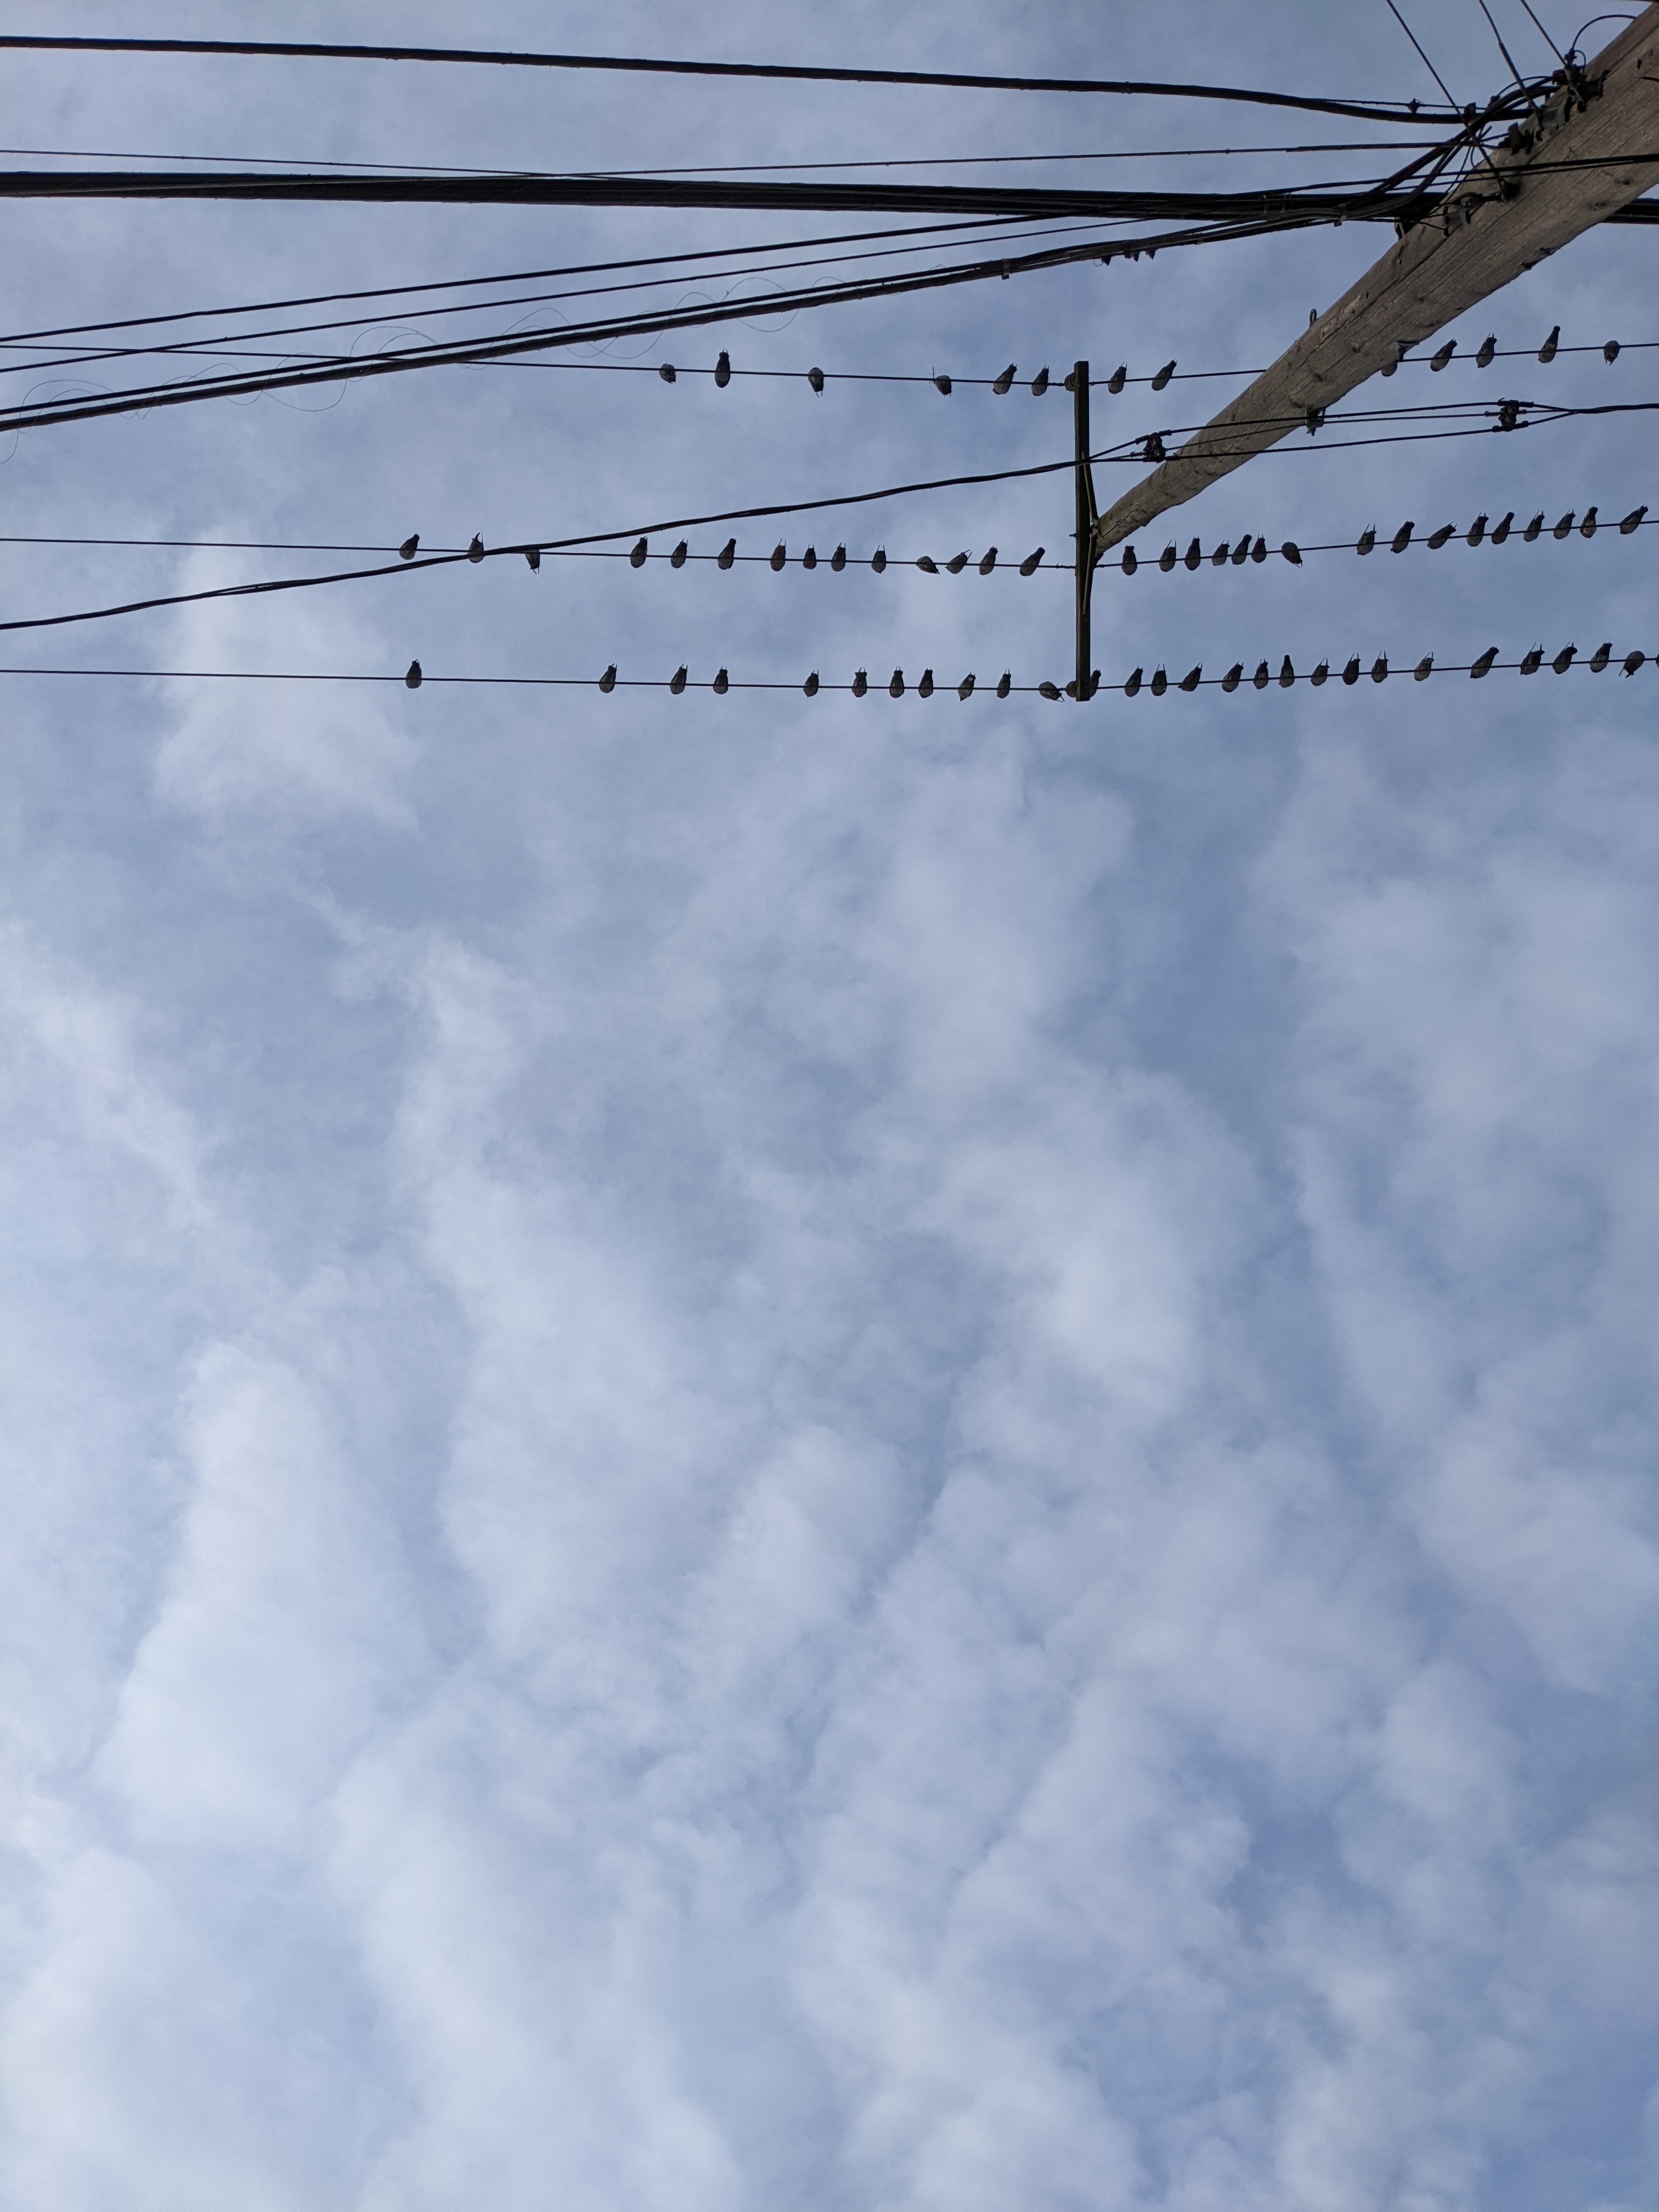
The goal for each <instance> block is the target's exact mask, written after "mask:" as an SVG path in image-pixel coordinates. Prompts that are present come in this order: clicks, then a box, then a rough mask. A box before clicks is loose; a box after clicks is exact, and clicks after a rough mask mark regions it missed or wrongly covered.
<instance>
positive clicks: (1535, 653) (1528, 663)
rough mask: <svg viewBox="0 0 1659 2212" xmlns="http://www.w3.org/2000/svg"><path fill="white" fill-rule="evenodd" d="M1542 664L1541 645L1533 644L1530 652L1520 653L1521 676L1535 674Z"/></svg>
mask: <svg viewBox="0 0 1659 2212" xmlns="http://www.w3.org/2000/svg"><path fill="white" fill-rule="evenodd" d="M1543 665H1544V648H1543V647H1542V646H1541V645H1535V646H1534V647H1533V648H1532V651H1531V652H1530V653H1525V654H1523V655H1522V661H1521V673H1522V675H1523V676H1536V675H1537V673H1538V671H1539V670H1540V669H1541V667H1542V666H1543Z"/></svg>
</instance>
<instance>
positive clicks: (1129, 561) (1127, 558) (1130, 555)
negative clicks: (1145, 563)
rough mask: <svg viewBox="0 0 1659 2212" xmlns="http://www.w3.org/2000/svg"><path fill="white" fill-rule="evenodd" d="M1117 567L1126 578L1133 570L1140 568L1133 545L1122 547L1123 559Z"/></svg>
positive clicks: (1131, 574)
mask: <svg viewBox="0 0 1659 2212" xmlns="http://www.w3.org/2000/svg"><path fill="white" fill-rule="evenodd" d="M1117 565H1118V567H1119V568H1121V569H1122V571H1123V573H1124V574H1125V575H1126V576H1133V574H1134V572H1135V570H1136V569H1137V568H1139V566H1140V562H1139V559H1138V558H1137V557H1136V554H1135V549H1134V547H1133V545H1126V546H1125V547H1124V549H1123V558H1122V559H1121V561H1120V562H1118V564H1117Z"/></svg>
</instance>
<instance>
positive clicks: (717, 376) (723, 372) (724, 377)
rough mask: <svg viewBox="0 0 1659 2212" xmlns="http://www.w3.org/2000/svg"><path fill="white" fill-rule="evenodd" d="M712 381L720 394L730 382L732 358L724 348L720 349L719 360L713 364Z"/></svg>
mask: <svg viewBox="0 0 1659 2212" xmlns="http://www.w3.org/2000/svg"><path fill="white" fill-rule="evenodd" d="M714 381H715V383H716V384H717V385H718V386H720V390H721V391H722V392H724V391H725V389H726V386H727V385H728V384H730V382H731V381H732V356H731V355H730V354H729V353H727V352H726V349H725V347H724V346H722V347H721V348H720V359H719V360H718V361H717V362H715V363H714Z"/></svg>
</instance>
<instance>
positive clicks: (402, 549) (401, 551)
mask: <svg viewBox="0 0 1659 2212" xmlns="http://www.w3.org/2000/svg"><path fill="white" fill-rule="evenodd" d="M420 550H421V533H420V532H419V531H418V530H417V531H416V532H415V534H414V536H413V537H412V538H404V542H403V544H401V545H400V546H399V547H398V559H399V560H400V561H412V560H413V559H414V558H415V556H416V554H417V553H418V552H419V551H420Z"/></svg>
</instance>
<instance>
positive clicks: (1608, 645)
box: [1590, 638, 1613, 676]
mask: <svg viewBox="0 0 1659 2212" xmlns="http://www.w3.org/2000/svg"><path fill="white" fill-rule="evenodd" d="M1611 659H1613V640H1612V639H1611V638H1608V639H1607V640H1606V641H1604V642H1603V643H1602V644H1601V645H1598V646H1597V647H1596V648H1595V652H1594V653H1591V655H1590V674H1591V675H1592V676H1599V675H1600V674H1601V671H1602V670H1603V669H1604V668H1605V667H1606V666H1607V663H1608V661H1610V660H1611Z"/></svg>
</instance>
